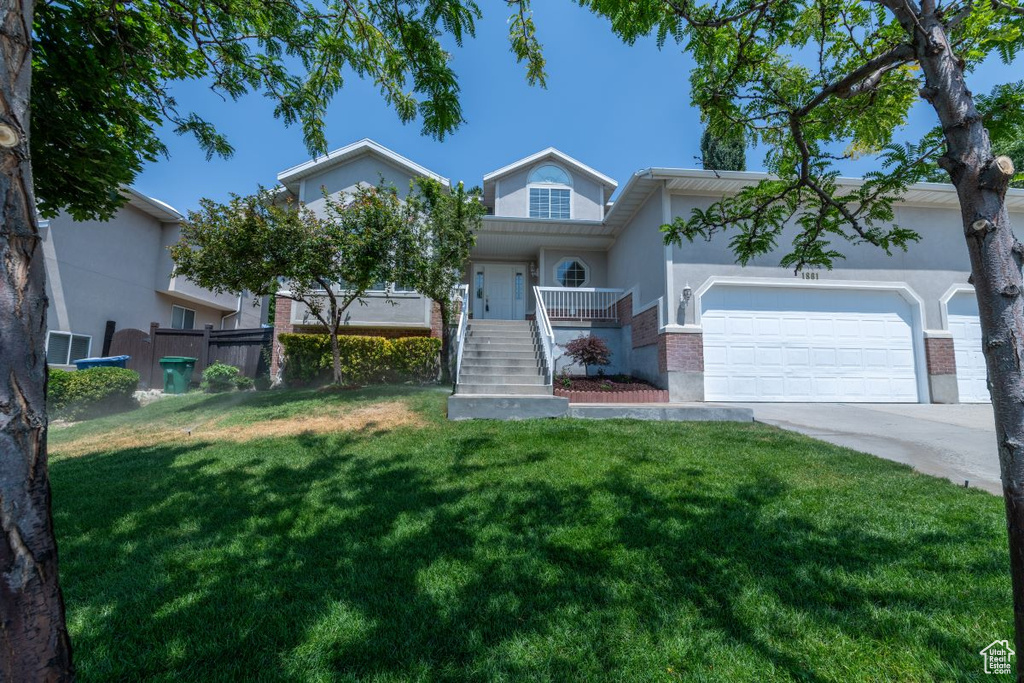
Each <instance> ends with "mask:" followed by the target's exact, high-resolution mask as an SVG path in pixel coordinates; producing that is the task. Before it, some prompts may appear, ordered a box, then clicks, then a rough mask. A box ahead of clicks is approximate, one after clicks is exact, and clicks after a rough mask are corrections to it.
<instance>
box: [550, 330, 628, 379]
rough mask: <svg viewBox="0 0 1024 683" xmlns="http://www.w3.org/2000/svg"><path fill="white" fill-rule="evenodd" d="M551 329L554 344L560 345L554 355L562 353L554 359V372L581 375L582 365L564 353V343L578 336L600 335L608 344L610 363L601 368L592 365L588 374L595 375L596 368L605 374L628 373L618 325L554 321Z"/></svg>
mask: <svg viewBox="0 0 1024 683" xmlns="http://www.w3.org/2000/svg"><path fill="white" fill-rule="evenodd" d="M551 331H552V332H554V333H555V344H556V345H557V346H558V347H560V348H559V351H556V355H557V354H558V353H559V352H561V353H562V355H561V356H560V357H558V358H556V359H555V374H558V373H560V372H563V371H565V372H568V373H569V374H570V375H582V374H583V366H582V365H575V364H574V363H573V361H572V359H571V358H569V357H568V356H566V355H564V348H565V345H566V344H568V343H569V342H571V341H572V340H573V339H578V338H580V337H600V338H601V339H603V340H604V342H605V344H607V345H608V350H609V351H610V352H611V359H610V360H611V363H609V364H608V365H606V366H604V367H603V368H597V367H592V368H590V374H591V375H596V374H597V373H598V370H603V371H604V374H606V375H618V374H622V373H625V374H628V373H629V358H628V356H626V354H625V353H624V350H623V346H622V330H621V329H620V328H618V327H592V326H590V325H578V326H577V325H565V324H562V323H555V324H553V325H552V328H551Z"/></svg>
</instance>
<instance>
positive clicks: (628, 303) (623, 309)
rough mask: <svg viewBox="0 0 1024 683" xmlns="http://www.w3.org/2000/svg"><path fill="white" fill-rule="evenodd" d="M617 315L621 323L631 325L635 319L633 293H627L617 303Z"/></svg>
mask: <svg viewBox="0 0 1024 683" xmlns="http://www.w3.org/2000/svg"><path fill="white" fill-rule="evenodd" d="M615 315H616V316H618V318H619V324H620V325H629V324H630V321H631V320H633V295H632V294H627V295H626V296H624V297H622V298H621V299H619V300H618V301H617V302H616V303H615Z"/></svg>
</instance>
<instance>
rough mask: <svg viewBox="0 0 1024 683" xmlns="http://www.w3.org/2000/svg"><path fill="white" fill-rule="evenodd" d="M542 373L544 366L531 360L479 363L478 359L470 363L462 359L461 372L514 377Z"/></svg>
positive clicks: (519, 359)
mask: <svg viewBox="0 0 1024 683" xmlns="http://www.w3.org/2000/svg"><path fill="white" fill-rule="evenodd" d="M543 371H544V366H543V365H542V364H541V362H540V361H538V360H534V359H532V358H518V359H509V358H494V359H492V360H490V361H487V362H481V361H480V360H479V359H473V360H472V361H467V360H466V359H465V358H463V359H462V372H484V373H493V372H500V373H504V374H506V375H514V374H516V373H517V372H522V373H540V372H543Z"/></svg>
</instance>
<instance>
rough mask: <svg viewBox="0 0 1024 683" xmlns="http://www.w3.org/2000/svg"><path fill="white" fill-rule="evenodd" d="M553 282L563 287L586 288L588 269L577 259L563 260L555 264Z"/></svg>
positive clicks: (588, 277)
mask: <svg viewBox="0 0 1024 683" xmlns="http://www.w3.org/2000/svg"><path fill="white" fill-rule="evenodd" d="M555 282H557V283H558V284H560V285H561V286H563V287H586V286H587V283H588V282H590V267H589V266H588V265H587V264H586V263H584V262H583V261H581V260H580V259H578V258H572V257H570V258H564V259H562V260H561V261H559V262H558V263H556V264H555Z"/></svg>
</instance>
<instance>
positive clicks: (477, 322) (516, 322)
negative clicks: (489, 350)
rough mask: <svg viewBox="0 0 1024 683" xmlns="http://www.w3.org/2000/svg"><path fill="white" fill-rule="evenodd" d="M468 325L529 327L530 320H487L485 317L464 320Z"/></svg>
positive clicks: (531, 322) (530, 324) (531, 323)
mask: <svg viewBox="0 0 1024 683" xmlns="http://www.w3.org/2000/svg"><path fill="white" fill-rule="evenodd" d="M466 325H467V326H468V327H531V326H532V325H533V321H532V320H488V319H487V318H473V319H472V320H469V321H467V322H466Z"/></svg>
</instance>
